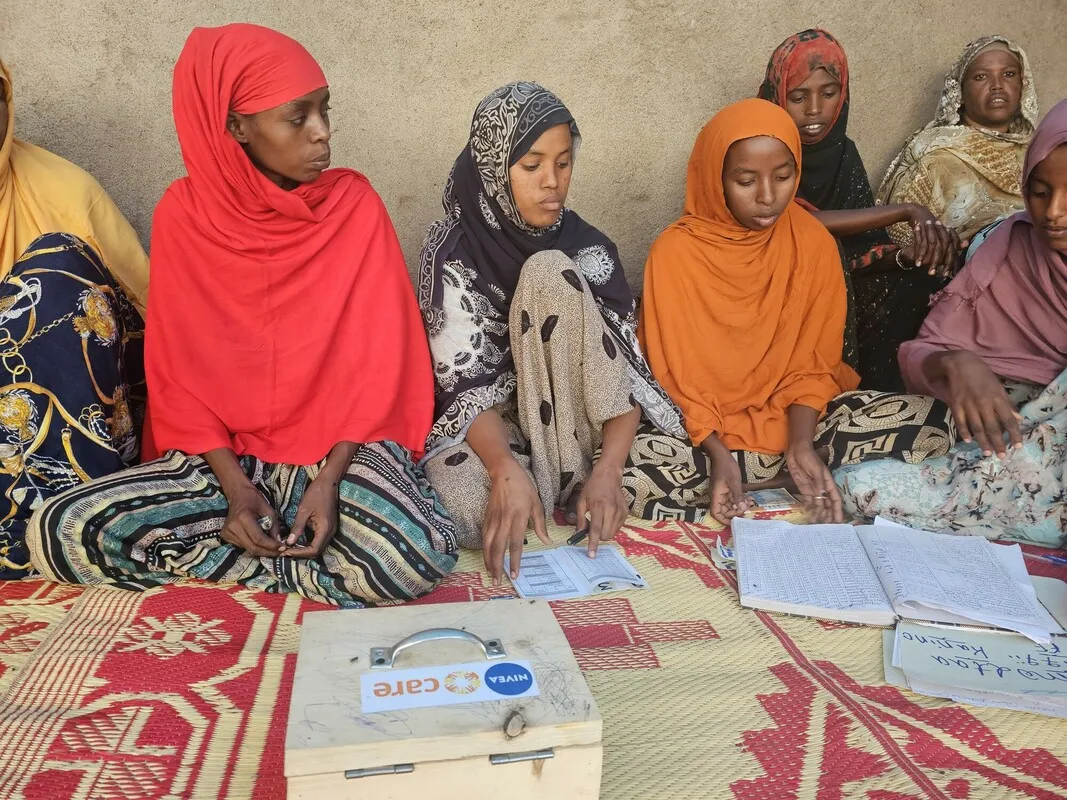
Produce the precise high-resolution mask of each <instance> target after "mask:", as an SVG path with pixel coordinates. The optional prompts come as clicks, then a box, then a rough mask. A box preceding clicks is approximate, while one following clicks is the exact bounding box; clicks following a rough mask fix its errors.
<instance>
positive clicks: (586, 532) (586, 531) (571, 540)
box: [567, 528, 589, 544]
mask: <svg viewBox="0 0 1067 800" xmlns="http://www.w3.org/2000/svg"><path fill="white" fill-rule="evenodd" d="M588 535H589V528H582V529H581V530H580V531H578V532H577V533H576V534H574V535H573V536H572V537H571V538H569V539H568V540H567V544H578V542H580V541H582V540H583V539H584V538H585V537H586V536H588Z"/></svg>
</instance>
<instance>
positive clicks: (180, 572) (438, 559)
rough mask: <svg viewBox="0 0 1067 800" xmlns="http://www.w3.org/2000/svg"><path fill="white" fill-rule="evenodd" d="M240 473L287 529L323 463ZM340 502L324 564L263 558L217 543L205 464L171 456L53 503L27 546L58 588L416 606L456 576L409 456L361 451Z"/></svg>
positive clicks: (428, 491)
mask: <svg viewBox="0 0 1067 800" xmlns="http://www.w3.org/2000/svg"><path fill="white" fill-rule="evenodd" d="M240 463H241V467H242V468H243V469H244V471H245V474H246V475H247V476H248V477H249V479H250V480H251V481H252V483H253V485H254V486H255V487H256V488H257V489H258V490H259V491H260V492H262V493H263V495H264V496H265V497H266V499H267V501H268V502H269V503H270V504H271V505H272V506H273V507H274V508H275V509H276V510H277V511H278V514H279V516H280V517H281V519H282V520H284V522H285V523H286V525H287V526H292V525H293V522H294V520H295V517H296V512H297V507H298V506H299V505H300V501H301V499H302V498H303V496H304V491H305V490H306V489H307V487H308V485H309V484H310V483H311V481H312V480H314V479H315V476H316V475H318V473H319V470H320V469H321V468H322V466H323V464H325V459H324V460H323V461H322V462H320V463H319V464H317V465H312V466H309V467H298V466H290V465H285V464H268V463H265V462H263V461H260V460H259V459H257V458H254V457H251V456H243V457H241V458H240ZM338 491H339V506H338V515H339V526H338V531H337V533H336V534H335V535H334V537H333V539H332V540H331V541H330V543H329V545H328V546H327V547H326V549H325V551H324V552H323V554H322V555H321V556H319V557H318V558H315V559H297V558H286V557H284V556H282V557H274V558H257V557H254V556H251V555H249V554H248V553H246V552H245V551H243V550H241V549H239V548H236V547H234V546H233V545H230V544H228V543H226V542H224V541H223V540H222V539H221V538H220V534H221V531H222V527H223V524H224V523H225V521H226V512H227V503H226V497H225V496H224V495H223V493H222V488H221V486H220V485H219V482H218V480H217V479H216V477H215V474H214V473H213V472H212V471H211V468H210V467H209V466H208V464H207V462H206V461H204V459H202V458H200V457H199V456H190V455H185V454H183V453H180V452H177V451H171V452H169V453H167V454H166V455H165V456H164V457H163V458H160V459H158V460H156V461H152V462H150V463H148V464H142V465H140V466H136V467H133V468H131V469H127V470H124V471H122V472H118V473H116V474H114V475H109V476H107V477H104V478H99V479H97V480H94V481H91V482H89V483H86V484H84V485H82V486H78V487H76V488H74V489H71V490H69V491H67V492H64V493H63V494H61V495H59V496H58V497H54V498H52V499H51V500H49V501H48V502H46V503H45V504H44V505H43V506H42V507H41V508H40V509H38V510H37V511H36V512H35V513H34V515H33V517H32V518H31V520H30V524H29V526H28V527H27V530H26V543H27V545H28V547H29V551H30V557H31V559H32V561H33V564H34V567H35V568H36V569H37V570H39V571H40V572H41V574H42V575H43V576H44V577H46V578H48V579H50V580H54V581H60V582H65V583H81V584H112V585H115V586H120V587H123V588H127V589H146V588H150V587H153V586H158V585H161V584H165V583H173V582H175V581H177V580H179V579H181V578H199V579H202V580H208V581H218V582H231V583H241V584H244V585H246V586H251V587H254V588H258V589H262V590H264V591H267V592H276V593H280V592H297V593H299V594H300V595H302V596H304V597H307V598H308V599H310V600H315V601H318V602H321V603H328V604H330V605H336V606H344V607H350V608H351V607H356V608H358V607H360V606H363V605H366V604H372V603H380V602H387V601H396V600H409V599H411V598H414V597H418V596H419V595H422V594H425V593H426V592H428V591H430V589H432V588H433V587H434V586H435V585H436V584H437V582H438V581H440V580H441V578H443V577H444V576H445V575H447V574H448V573H449V572H450V571H451V570H452V568H453V567H454V566H455V564H456V558H457V556H456V532H455V527H454V525H453V524H452V521H451V519H450V518H449V516H448V512H446V511H445V509H444V507H443V506H442V505H441V502H440V499H439V498H438V496H437V494H436V492H434V490H433V489H432V488H431V487H430V485H429V483H428V482H427V481H426V478H425V476H424V474H423V472H422V470H420V469H419V468H418V467H416V466H415V465H414V463H413V462H412V459H411V454H410V453H409V452H408V451H407V450H405V449H403V448H402V447H400V446H398V445H396V444H393V443H391V442H380V443H374V444H367V445H364V446H363V447H361V448H360V450H359V451H358V452H357V454H356V456H355V458H353V460H352V463H351V465H350V466H349V468H348V471H347V473H346V474H345V476H344V477H343V478H342V480H341V483H340V487H339V490H338Z"/></svg>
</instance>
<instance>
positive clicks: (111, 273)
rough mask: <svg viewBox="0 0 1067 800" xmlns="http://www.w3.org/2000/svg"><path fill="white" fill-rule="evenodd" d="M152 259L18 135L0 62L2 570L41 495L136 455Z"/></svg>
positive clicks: (68, 175)
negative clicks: (144, 335)
mask: <svg viewBox="0 0 1067 800" xmlns="http://www.w3.org/2000/svg"><path fill="white" fill-rule="evenodd" d="M147 298H148V258H147V257H146V256H145V253H144V250H143V249H142V247H141V242H140V240H139V239H138V238H137V234H136V233H135V232H134V230H133V228H131V227H130V224H129V223H128V222H127V221H126V219H125V218H124V217H123V216H122V213H121V212H120V211H119V209H118V208H117V207H116V206H115V203H114V202H112V200H111V198H110V197H108V195H107V193H106V192H105V191H104V190H103V188H101V186H100V184H99V183H97V182H96V180H95V179H94V178H93V177H92V176H91V175H89V174H88V173H87V172H85V171H84V170H82V169H81V168H80V167H78V166H76V165H74V164H72V163H71V162H69V161H67V160H65V159H63V158H61V157H60V156H58V155H55V154H54V153H50V152H48V151H47V150H45V149H43V148H41V147H37V146H36V145H33V144H30V143H29V142H24V141H21V140H19V139H16V138H15V106H14V90H13V87H12V80H11V76H10V74H9V73H8V71H7V69H6V68H5V67H4V65H3V63H0V494H2V495H3V498H4V504H3V505H4V507H3V510H2V511H0V580H4V579H17V578H22V577H25V576H27V575H29V574H31V569H32V568H31V565H30V556H29V553H28V551H27V550H26V544H25V531H26V524H27V522H28V521H29V519H30V515H31V514H32V513H33V510H34V509H35V508H37V507H38V506H39V505H40V504H41V503H42V502H44V501H45V500H47V499H48V498H50V497H53V496H54V495H56V494H59V493H60V492H62V491H64V490H66V489H69V488H71V487H72V486H77V485H78V484H80V483H82V482H84V481H87V480H90V479H92V478H98V477H101V476H103V475H108V474H110V473H112V472H115V471H117V470H120V469H122V468H123V467H125V466H127V465H129V464H133V463H135V462H136V460H137V453H138V437H139V434H140V425H141V422H140V417H141V416H142V412H143V408H144V362H143V356H142V352H141V350H142V345H143V339H142V338H141V337H142V331H143V328H144V323H143V321H142V315H143V313H144V304H145V302H146V300H147Z"/></svg>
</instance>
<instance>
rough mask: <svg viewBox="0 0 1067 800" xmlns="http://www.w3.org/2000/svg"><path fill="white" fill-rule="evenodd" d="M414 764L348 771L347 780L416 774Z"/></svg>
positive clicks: (346, 771)
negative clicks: (374, 776)
mask: <svg viewBox="0 0 1067 800" xmlns="http://www.w3.org/2000/svg"><path fill="white" fill-rule="evenodd" d="M414 771H415V765H414V764H393V765H392V766H391V767H367V768H366V769H346V770H345V778H347V779H348V780H352V779H353V778H370V777H372V776H373V775H404V774H406V773H408V772H414Z"/></svg>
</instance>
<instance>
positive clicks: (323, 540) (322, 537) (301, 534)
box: [282, 473, 340, 558]
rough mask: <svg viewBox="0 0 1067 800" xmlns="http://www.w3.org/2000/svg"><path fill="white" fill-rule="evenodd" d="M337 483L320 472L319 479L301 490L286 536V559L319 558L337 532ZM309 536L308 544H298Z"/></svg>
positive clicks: (338, 500)
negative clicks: (301, 493) (294, 515)
mask: <svg viewBox="0 0 1067 800" xmlns="http://www.w3.org/2000/svg"><path fill="white" fill-rule="evenodd" d="M337 492H338V484H337V483H336V482H335V481H334V480H332V476H330V475H328V474H324V473H319V476H318V477H317V478H315V480H313V481H312V482H311V484H310V485H309V486H308V487H307V489H305V490H304V496H303V498H301V500H300V505H299V506H297V509H296V518H295V519H294V520H293V527H292V529H291V530H290V531H289V535H288V536H287V537H286V539H285V542H284V546H285V551H284V552H283V553H282V555H284V556H286V557H287V558H318V557H319V556H321V555H322V552H323V551H324V550H325V549H326V546H327V545H328V544H329V543H330V540H331V539H332V538H333V537H334V534H336V533H337V528H338V526H339V524H340V519H339V516H338V513H337V507H338V504H339V503H340V496H339V495H338V493H337ZM306 533H310V534H311V536H310V537H309V538H310V541H309V542H308V543H307V544H303V545H301V544H299V542H300V540H301V539H302V538H306Z"/></svg>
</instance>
